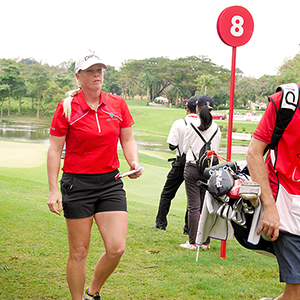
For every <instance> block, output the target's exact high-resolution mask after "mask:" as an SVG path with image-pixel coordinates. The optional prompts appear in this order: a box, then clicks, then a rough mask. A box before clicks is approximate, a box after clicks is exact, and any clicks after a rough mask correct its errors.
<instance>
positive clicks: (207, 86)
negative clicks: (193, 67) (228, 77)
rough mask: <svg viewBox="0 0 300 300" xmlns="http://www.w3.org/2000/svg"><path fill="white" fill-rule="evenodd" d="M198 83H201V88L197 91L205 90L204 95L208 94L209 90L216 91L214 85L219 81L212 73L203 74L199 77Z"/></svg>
mask: <svg viewBox="0 0 300 300" xmlns="http://www.w3.org/2000/svg"><path fill="white" fill-rule="evenodd" d="M196 80H197V83H198V84H199V88H198V89H197V91H199V92H200V93H201V92H202V91H204V95H207V90H211V91H213V92H214V91H215V89H214V87H213V85H214V84H215V83H216V82H217V81H218V80H217V78H216V77H214V76H212V75H210V74H205V75H204V74H203V75H201V76H198V77H197V79H196Z"/></svg>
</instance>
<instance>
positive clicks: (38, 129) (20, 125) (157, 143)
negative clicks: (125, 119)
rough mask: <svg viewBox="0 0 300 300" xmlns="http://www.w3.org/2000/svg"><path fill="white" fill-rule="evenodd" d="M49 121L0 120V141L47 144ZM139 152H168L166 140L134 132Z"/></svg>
mask: <svg viewBox="0 0 300 300" xmlns="http://www.w3.org/2000/svg"><path fill="white" fill-rule="evenodd" d="M49 131H50V121H24V120H16V119H5V118H3V119H0V140H12V141H20V142H31V143H32V142H34V143H42V144H49ZM134 137H135V139H136V142H137V144H138V147H139V149H141V150H151V151H163V152H169V151H168V144H167V143H166V140H167V138H166V137H163V136H158V135H152V134H145V133H141V132H134Z"/></svg>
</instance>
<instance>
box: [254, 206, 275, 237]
mask: <svg viewBox="0 0 300 300" xmlns="http://www.w3.org/2000/svg"><path fill="white" fill-rule="evenodd" d="M279 221H280V218H279V215H278V211H277V207H276V204H275V202H274V203H273V204H271V205H268V206H267V207H264V210H263V213H262V217H261V221H260V226H259V227H258V230H257V234H258V235H259V234H260V233H261V231H263V232H264V233H265V235H266V236H271V237H272V238H271V240H272V241H273V242H274V241H276V240H277V238H278V236H279Z"/></svg>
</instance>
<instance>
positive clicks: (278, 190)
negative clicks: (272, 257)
mask: <svg viewBox="0 0 300 300" xmlns="http://www.w3.org/2000/svg"><path fill="white" fill-rule="evenodd" d="M281 108H284V109H282V110H280V109H281ZM283 111H284V113H289V112H293V115H292V119H291V121H290V122H289V124H288V125H287V126H286V128H281V129H280V126H279V125H278V122H276V120H277V119H278V118H279V116H280V115H282V113H283ZM283 120H284V118H283ZM299 125H300V108H299V86H298V85H296V84H288V85H284V86H281V89H280V91H278V92H277V93H275V94H274V95H272V96H270V97H269V104H268V106H267V109H266V111H265V113H264V115H263V117H262V119H261V121H260V122H259V124H258V126H257V128H256V130H255V131H254V133H253V138H252V140H251V143H250V146H249V148H248V152H247V163H248V167H249V170H250V174H251V177H252V180H253V181H255V182H258V183H259V184H260V187H261V201H262V205H263V214H262V218H261V223H260V226H259V228H258V232H257V234H260V232H262V231H263V232H264V233H265V234H266V236H269V237H271V240H272V241H273V246H274V250H275V254H276V258H277V261H278V265H279V275H280V281H281V282H285V283H286V285H285V289H284V292H283V294H281V295H280V296H278V297H277V298H262V299H264V300H267V299H269V300H271V299H276V300H299V299H300V131H299ZM278 126H279V127H278ZM283 127H284V126H283ZM275 128H277V130H276V132H277V135H279V136H280V139H279V141H278V143H277V145H276V146H275V147H274V150H271V151H269V152H268V154H267V158H266V162H264V151H265V149H266V147H267V146H268V145H269V144H270V143H271V139H272V137H273V132H274V130H275ZM278 129H279V130H278ZM281 134H282V135H281ZM262 299H261V300H262Z"/></svg>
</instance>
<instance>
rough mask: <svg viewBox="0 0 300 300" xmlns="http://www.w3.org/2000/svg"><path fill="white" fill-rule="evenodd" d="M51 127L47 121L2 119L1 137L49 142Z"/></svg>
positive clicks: (0, 122)
mask: <svg viewBox="0 0 300 300" xmlns="http://www.w3.org/2000/svg"><path fill="white" fill-rule="evenodd" d="M49 128H50V123H47V122H38V121H20V120H11V119H0V139H2V140H12V141H21V142H36V143H43V144H47V143H49Z"/></svg>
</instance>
